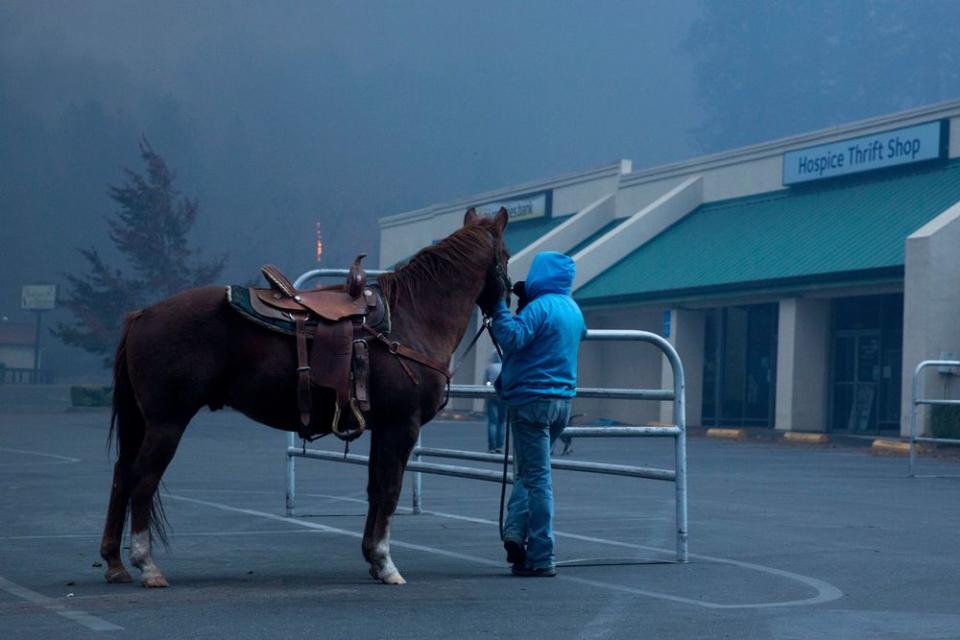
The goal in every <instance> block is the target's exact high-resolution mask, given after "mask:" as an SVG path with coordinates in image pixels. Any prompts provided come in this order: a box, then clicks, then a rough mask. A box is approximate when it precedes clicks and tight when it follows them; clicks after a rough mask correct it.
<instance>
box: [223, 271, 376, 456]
mask: <svg viewBox="0 0 960 640" xmlns="http://www.w3.org/2000/svg"><path fill="white" fill-rule="evenodd" d="M364 257H366V254H360V255H358V256H357V258H356V260H354V262H353V266H351V268H350V271H349V273H348V275H347V281H346V283H345V284H343V285H335V286H331V287H322V288H318V289H296V288H294V286H293V284H292V283H291V282H290V280H289V278H287V277H286V276H285V275H284V274H283V273H282V272H281V271H280V270H279V269H278V268H277V267H275V266H273V265H264V266H263V268H262V269H261V271H262V273H263V275H264V277H265V278H266V279H267V282H269V283H270V288H268V289H261V288H245V287H244V288H240V287H228V288H227V298H228V301H229V302H230V304H231V306H233V307H234V308H235V309H236V310H238V311H239V312H240V313H241V314H243V315H244V316H246V317H248V318H249V319H251V320H253V321H254V322H257V323H258V324H260V325H262V326H265V327H267V328H270V329H272V330H275V331H280V332H282V333H286V334H292V335H294V336H296V345H297V372H296V373H297V405H298V409H299V413H300V428H299V430H298V431H299V434H300V437H301V438H303V439H305V440H314V439H316V438H319V437H321V436H322V435H326V434H327V433H330V432H332V433H334V434H336V435H337V437H339V438H341V439H344V440H352V439H354V438H356V437H358V436H359V435H360V434H361V433H362V432H363V430H364V429H365V428H366V419H365V417H364V412H366V411H369V410H370V395H369V378H370V375H369V374H370V352H369V346H368V344H367V341H366V339H365V337H369V335H371V334H379V335H384V334H387V333H389V331H390V326H389V325H390V316H389V313H390V311H389V306H388V305H387V303H386V301H385V300H384V299H383V296H382V294H381V292H380V290H379V287H377V286H376V285H369V286H368V285H367V282H366V280H367V277H366V272H365V271H364V269H363V265H362V261H363V258H364ZM314 400H317V401H316V402H314ZM331 401H332V402H331ZM317 407H323V408H324V410H323V411H322V413H321V412H320V411H316V410H315V409H316V408H317ZM327 407H330V409H327Z"/></svg>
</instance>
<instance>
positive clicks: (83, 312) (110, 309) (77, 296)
mask: <svg viewBox="0 0 960 640" xmlns="http://www.w3.org/2000/svg"><path fill="white" fill-rule="evenodd" d="M140 157H141V158H142V159H143V162H144V165H145V166H146V174H145V175H141V174H138V173H136V172H134V171H131V170H130V169H124V176H125V178H126V181H125V183H124V184H122V185H121V186H113V185H109V190H108V195H109V197H110V199H111V200H113V201H114V202H115V203H116V204H117V205H119V209H118V210H117V212H116V213H114V214H113V215H112V216H110V217H108V219H107V223H108V225H109V227H110V240H111V241H112V242H113V244H114V246H115V247H116V248H117V250H119V252H120V253H121V254H123V256H124V257H125V258H126V261H127V263H128V264H129V268H130V271H131V272H132V274H133V275H131V276H127V275H125V274H124V273H123V272H122V271H121V270H120V269H114V268H111V267H109V266H108V265H107V264H105V263H104V261H103V259H102V258H101V256H100V253H99V252H98V251H97V249H96V248H89V249H80V250H79V251H80V253H81V255H82V256H83V257H84V259H85V260H86V261H87V263H88V264H89V266H90V272H89V273H87V274H81V275H74V274H70V273H66V274H64V278H65V279H66V281H67V287H66V288H67V294H66V299H65V300H64V302H63V304H64V306H65V307H67V309H69V310H70V312H71V313H73V315H74V316H75V318H76V320H75V321H74V322H72V323H69V324H67V323H59V324H58V326H57V328H56V329H54V331H53V333H54V335H56V336H57V337H59V338H60V339H61V340H63V342H64V343H66V344H68V345H71V346H75V347H79V348H81V349H84V350H86V351H89V352H91V353H96V354H100V355H103V356H104V364H105V365H107V366H109V365H110V363H111V362H112V358H113V351H114V349H115V348H116V345H117V342H118V340H119V339H120V332H121V329H122V327H123V318H124V315H125V314H126V313H127V312H129V311H132V310H134V309H137V308H140V307H142V306H145V305H147V304H150V303H151V302H154V301H156V300H159V299H161V298H165V297H167V296H170V295H173V294H174V293H177V292H179V291H182V290H184V289H188V288H190V287H199V286H203V285H206V284H209V283H210V282H212V281H213V280H215V279H216V278H217V277H218V276H219V275H220V273H221V271H222V270H223V267H224V263H225V260H226V258H225V257H224V256H221V257H219V258H216V259H214V260H211V261H209V262H205V261H202V260H200V258H199V255H198V253H199V252H198V250H196V249H191V248H190V246H189V243H188V240H187V235H188V234H189V232H190V229H191V228H192V227H193V224H194V222H196V220H197V215H198V213H199V203H198V202H197V200H196V199H190V198H188V197H186V196H184V195H182V194H181V193H180V192H179V191H177V190H176V189H175V188H174V186H173V182H174V179H175V177H176V176H175V174H174V173H173V172H172V171H171V170H170V169H169V168H168V167H167V163H166V162H164V160H163V158H162V157H161V156H160V154H158V153H157V152H156V151H154V150H153V148H152V147H151V146H150V143H149V142H147V140H146V138H141V140H140Z"/></svg>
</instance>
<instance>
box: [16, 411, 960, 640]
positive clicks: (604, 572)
mask: <svg viewBox="0 0 960 640" xmlns="http://www.w3.org/2000/svg"><path fill="white" fill-rule="evenodd" d="M108 419H109V414H108V413H106V412H103V411H93V412H88V413H71V412H34V413H31V412H24V411H17V412H4V411H3V409H2V408H0V638H2V639H3V640H8V639H11V640H12V639H20V638H44V639H49V638H92V637H104V636H105V635H107V636H109V635H110V634H122V635H123V637H126V638H231V639H234V640H243V639H247V638H281V637H283V638H299V637H311V638H351V639H364V638H417V639H420V638H446V639H449V638H472V637H478V638H497V637H504V638H507V637H509V638H518V637H523V638H526V639H537V638H549V639H550V640H561V639H565V638H736V639H748V638H749V639H752V638H757V639H767V638H774V639H784V640H786V639H790V640H816V639H820V638H823V639H827V638H829V639H835V638H853V639H859V638H864V639H867V638H869V639H871V640H876V639H887V638H889V639H894V638H897V639H900V638H904V639H911V640H920V639H927V638H940V639H942V638H960V606H958V605H960V542H958V540H960V537H958V531H960V479H957V478H917V479H909V478H907V477H906V471H907V465H906V460H905V459H903V458H902V457H878V456H875V455H872V454H871V453H870V452H869V450H868V449H867V448H866V447H863V448H851V447H840V448H831V447H809V446H802V445H799V446H798V445H790V444H786V443H779V442H767V441H742V442H730V441H723V440H715V439H709V438H703V437H691V438H690V439H689V443H688V449H689V491H690V508H689V514H690V553H691V557H690V562H689V563H688V564H677V563H676V562H674V549H675V534H674V486H673V484H671V483H668V482H661V481H653V480H639V479H632V478H620V477H613V476H601V475H594V474H583V473H577V472H572V471H558V472H556V474H555V492H556V501H557V514H556V529H557V537H558V561H559V575H558V577H557V578H552V579H542V578H515V577H512V576H510V574H509V568H508V566H507V565H506V563H505V561H504V554H503V551H502V548H501V546H500V544H499V540H498V536H497V525H496V521H497V511H498V505H499V491H500V487H499V485H497V484H494V483H488V482H478V481H468V480H462V479H456V478H447V477H439V476H424V481H423V485H424V503H423V506H424V509H425V510H426V513H424V514H421V515H412V514H411V513H410V508H409V507H410V504H411V498H410V494H409V487H410V485H411V482H410V480H411V478H410V476H409V474H408V477H407V480H406V483H405V488H404V495H403V497H402V499H401V509H400V511H399V512H398V516H397V517H396V518H395V522H394V526H393V540H392V550H393V558H394V561H395V562H396V564H397V566H398V567H399V569H400V571H401V572H402V573H403V575H404V577H405V578H406V579H407V581H408V584H407V585H404V586H401V587H389V586H385V585H381V584H379V583H377V582H375V581H373V580H372V579H370V578H369V576H368V575H367V571H366V564H365V563H364V561H363V558H362V556H361V554H360V539H359V536H360V534H361V532H362V528H363V518H364V514H365V510H366V504H365V471H366V470H365V469H364V468H362V467H358V466H353V465H344V464H337V463H332V462H323V461H316V460H298V461H297V487H298V512H297V516H296V517H294V518H286V517H284V516H283V504H284V482H285V480H284V474H283V468H284V462H285V456H284V454H283V449H284V444H283V442H284V439H283V434H281V433H279V432H276V431H273V430H271V429H268V428H266V427H262V426H260V425H256V424H255V423H253V422H251V421H249V420H247V419H245V418H244V417H242V416H240V415H238V414H236V413H234V412H230V411H221V412H217V413H209V412H204V413H202V414H201V415H199V416H198V417H197V418H196V419H195V420H194V422H193V423H192V424H191V426H190V427H189V429H188V430H187V433H186V435H185V437H184V439H183V442H182V444H181V446H180V450H179V451H178V453H177V456H176V458H175V459H174V461H173V463H172V464H171V466H170V468H169V470H168V471H167V474H166V476H165V487H164V495H165V496H166V497H165V500H164V502H165V507H166V511H167V514H168V516H169V518H170V522H171V525H172V535H171V541H170V546H169V548H168V549H167V550H164V549H163V548H158V549H156V551H155V560H156V561H157V564H158V565H159V566H160V567H161V568H162V569H163V571H164V572H165V574H166V576H167V578H168V579H169V581H170V584H171V586H170V588H169V589H162V590H147V589H144V588H142V587H140V586H139V584H138V583H136V582H135V583H134V584H127V585H110V584H106V583H105V582H104V581H103V577H102V574H103V568H102V567H100V566H97V565H99V564H100V563H99V560H100V559H99V557H98V548H99V538H100V531H101V528H102V525H103V516H104V513H105V510H106V502H107V496H108V490H109V483H110V469H111V466H112V459H111V457H110V456H109V455H108V454H107V451H106V436H107V427H108V424H107V423H108ZM366 443H367V436H364V437H363V438H362V439H361V440H359V441H357V442H355V443H354V444H353V445H351V450H350V452H351V453H364V452H365V449H366ZM424 444H425V445H427V446H431V447H445V448H456V449H469V450H474V451H480V450H484V449H485V444H486V436H485V425H483V424H480V423H477V422H471V421H451V422H436V423H433V424H430V425H428V426H427V427H426V428H425V431H424ZM315 446H318V447H319V448H325V449H330V450H335V451H342V450H343V446H342V444H340V443H338V442H336V441H331V440H328V439H324V440H321V441H319V442H318V443H316V445H315ZM570 459H572V460H591V461H598V462H611V463H619V464H639V465H643V466H652V467H666V468H672V466H673V452H672V444H671V443H670V442H669V441H663V440H646V439H645V440H630V441H625V440H593V439H591V440H588V439H579V440H576V441H575V442H574V452H573V454H572V456H571V457H570ZM437 462H443V461H439V460H438V461H437ZM447 462H448V463H449V462H450V461H447ZM455 464H475V465H477V466H480V467H483V468H489V469H493V468H496V467H495V466H493V465H484V464H482V463H467V462H455ZM921 471H922V472H924V473H941V474H955V475H960V462H957V461H955V460H949V459H934V458H922V459H921ZM125 554H126V552H125ZM132 572H133V571H132ZM133 573H134V574H135V575H136V573H135V572H133Z"/></svg>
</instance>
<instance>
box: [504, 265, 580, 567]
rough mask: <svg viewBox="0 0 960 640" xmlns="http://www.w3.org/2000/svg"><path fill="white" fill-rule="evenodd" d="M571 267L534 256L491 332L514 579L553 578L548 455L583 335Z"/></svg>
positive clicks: (566, 408) (566, 406)
mask: <svg viewBox="0 0 960 640" xmlns="http://www.w3.org/2000/svg"><path fill="white" fill-rule="evenodd" d="M575 275H576V265H575V263H574V262H573V260H572V259H571V258H570V257H569V256H566V255H564V254H562V253H557V252H555V251H545V252H543V253H539V254H537V255H536V256H535V257H534V259H533V264H531V265H530V271H529V273H528V274H527V279H526V281H524V282H522V283H521V282H518V283H517V286H516V287H515V289H514V290H515V292H516V293H517V294H518V297H519V301H518V302H519V304H518V313H517V315H515V316H514V315H512V314H511V313H510V310H509V309H508V308H507V305H506V303H505V302H504V301H500V302H499V303H498V305H497V308H496V310H495V311H494V314H493V322H492V324H491V326H490V330H491V332H492V333H493V336H494V338H495V339H496V340H497V342H498V343H499V345H500V347H501V349H502V350H503V365H502V370H501V373H500V378H499V379H498V381H497V387H498V390H499V391H500V397H501V398H503V400H504V402H505V403H506V404H507V405H508V407H509V412H510V423H511V433H512V434H513V438H514V442H515V443H516V445H515V446H516V450H515V453H514V483H513V490H512V491H511V493H510V501H509V503H508V506H507V517H506V519H505V521H504V525H503V546H504V549H506V551H507V562H509V563H510V564H511V565H512V573H513V575H516V576H524V577H529V576H537V577H550V576H555V575H556V573H557V571H556V561H555V555H554V547H555V540H554V536H553V484H552V479H551V474H550V448H551V446H552V444H553V442H554V440H556V438H557V436H559V435H560V432H561V431H563V428H564V427H565V426H566V425H567V422H568V421H569V418H570V402H571V398H572V397H573V396H574V394H575V392H576V386H577V352H578V350H579V348H580V341H581V340H582V339H583V337H584V335H585V334H586V325H585V323H584V320H583V313H581V311H580V307H578V306H577V303H576V302H574V300H573V298H572V297H571V296H570V292H571V290H572V287H573V280H574V276H575Z"/></svg>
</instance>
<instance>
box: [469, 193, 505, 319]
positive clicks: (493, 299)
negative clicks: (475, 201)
mask: <svg viewBox="0 0 960 640" xmlns="http://www.w3.org/2000/svg"><path fill="white" fill-rule="evenodd" d="M470 225H475V226H479V227H482V228H484V229H486V230H487V231H489V233H490V238H491V240H492V250H491V252H490V268H489V269H487V277H486V280H485V281H484V284H483V289H482V290H481V291H480V295H478V296H477V305H478V306H479V307H480V310H481V311H482V312H483V314H484V315H486V316H489V315H492V314H493V311H494V308H495V307H496V305H497V302H498V301H499V300H508V299H509V296H510V288H511V283H510V276H509V275H507V263H508V262H509V260H510V252H509V251H507V245H506V243H505V242H504V241H503V232H504V230H505V229H506V228H507V210H506V209H505V208H504V207H500V210H499V211H497V215H495V216H493V217H492V218H491V217H489V216H484V215H481V214H479V213H477V211H476V209H473V208H472V207H471V208H470V209H469V210H468V211H467V213H466V214H465V215H464V216H463V226H465V227H466V226H470Z"/></svg>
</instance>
